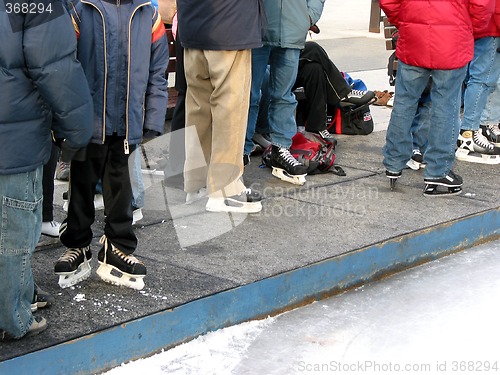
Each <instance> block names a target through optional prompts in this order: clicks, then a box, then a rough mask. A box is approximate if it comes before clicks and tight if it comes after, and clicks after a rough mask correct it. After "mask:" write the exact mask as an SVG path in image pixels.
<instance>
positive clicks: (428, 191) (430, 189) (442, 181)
mask: <svg viewBox="0 0 500 375" xmlns="http://www.w3.org/2000/svg"><path fill="white" fill-rule="evenodd" d="M424 182H425V184H426V185H425V189H424V196H426V197H438V196H447V195H458V194H460V193H461V192H462V184H463V180H462V177H460V176H459V175H457V174H455V173H453V171H450V172H449V173H448V174H447V175H446V176H444V177H442V178H424ZM440 187H444V188H446V189H445V190H440Z"/></svg>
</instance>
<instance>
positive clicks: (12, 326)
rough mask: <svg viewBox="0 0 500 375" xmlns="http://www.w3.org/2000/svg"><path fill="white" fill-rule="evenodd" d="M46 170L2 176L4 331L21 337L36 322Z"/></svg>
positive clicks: (0, 313) (0, 325)
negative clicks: (35, 270)
mask: <svg viewBox="0 0 500 375" xmlns="http://www.w3.org/2000/svg"><path fill="white" fill-rule="evenodd" d="M42 179H43V167H42V166H39V167H38V168H37V169H35V170H33V171H30V172H25V173H18V174H11V175H0V197H1V198H2V205H1V207H0V217H1V218H2V220H1V224H0V225H1V227H0V277H1V282H2V286H1V287H0V306H1V308H0V330H4V331H6V332H7V333H9V334H10V335H11V336H13V337H16V338H19V337H22V336H24V335H25V334H26V332H27V331H28V329H29V327H30V326H31V324H32V323H33V315H32V313H31V302H32V300H33V288H34V286H33V274H32V272H31V256H32V255H33V252H34V251H35V246H36V244H37V242H38V239H39V238H40V233H41V229H42Z"/></svg>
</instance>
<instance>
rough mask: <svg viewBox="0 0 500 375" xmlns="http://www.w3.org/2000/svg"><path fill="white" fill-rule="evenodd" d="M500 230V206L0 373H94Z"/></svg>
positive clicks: (0, 368) (50, 351) (3, 366)
mask: <svg viewBox="0 0 500 375" xmlns="http://www.w3.org/2000/svg"><path fill="white" fill-rule="evenodd" d="M499 237H500V208H496V209H491V210H486V211H483V212H480V213H477V214H474V215H470V216H467V217H463V218H460V219H456V220H452V221H449V222H445V223H442V224H439V225H436V226H432V227H429V228H424V229H421V230H418V231H414V232H412V233H409V234H406V235H403V236H399V237H395V238H391V239H388V240H386V241H382V242H378V243H375V244H372V245H370V246H366V247H364V248H361V249H357V250H354V251H351V252H348V253H345V254H342V255H339V256H336V257H332V258H329V259H327V260H324V261H321V262H318V263H314V264H310V265H307V266H305V267H302V268H298V269H295V270H292V271H289V272H285V273H282V274H279V275H276V276H273V277H269V278H266V279H263V280H260V281H257V282H254V283H251V284H247V285H244V286H241V287H238V288H234V289H230V290H226V291H223V292H220V293H216V294H213V295H211V296H209V297H205V298H201V299H198V300H194V301H192V302H189V303H186V304H184V305H180V306H178V307H176V308H174V309H170V310H165V311H162V312H159V313H155V314H152V315H150V316H147V317H144V318H141V319H137V320H133V321H130V322H127V323H123V324H121V325H119V326H115V327H111V328H109V329H106V330H103V331H100V332H97V333H94V334H91V335H87V336H85V337H82V338H79V339H76V340H72V341H68V342H66V343H63V344H59V345H55V346H53V347H50V348H46V349H43V350H39V351H36V352H32V353H29V354H25V355H22V356H19V357H16V358H12V359H9V360H6V361H4V362H0V373H1V374H28V373H37V374H68V373H72V374H90V373H96V372H99V371H104V370H106V369H109V368H112V367H115V366H118V365H120V364H121V363H123V362H127V361H130V360H134V359H138V358H141V357H144V356H148V355H151V354H154V353H156V352H158V351H161V350H162V348H168V347H171V346H174V345H177V344H179V343H181V342H183V341H186V340H189V339H191V338H194V337H196V336H198V335H200V334H204V333H206V332H208V331H212V330H217V329H219V328H223V327H226V326H229V325H233V324H238V323H240V322H243V321H246V320H250V319H257V318H262V317H265V316H267V315H272V314H276V313H278V312H281V311H283V310H287V309H290V308H293V307H296V306H299V305H301V304H304V303H307V302H310V301H312V300H316V299H320V298H323V297H325V296H329V295H332V294H335V293H337V292H340V291H343V290H346V289H348V288H352V287H354V286H356V285H360V284H363V283H366V282H369V281H373V280H375V279H377V278H380V277H383V276H386V275H388V274H391V273H393V272H397V271H400V270H403V269H406V268H408V267H412V266H415V265H418V264H421V263H423V262H426V261H430V260H433V259H436V258H439V257H442V256H445V255H448V254H450V253H453V252H456V251H460V250H462V249H465V248H468V247H470V246H473V245H475V244H478V243H481V242H486V241H489V240H494V239H497V238H499Z"/></svg>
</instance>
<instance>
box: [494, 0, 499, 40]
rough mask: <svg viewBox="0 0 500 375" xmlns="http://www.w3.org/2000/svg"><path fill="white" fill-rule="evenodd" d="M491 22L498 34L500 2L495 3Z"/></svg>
mask: <svg viewBox="0 0 500 375" xmlns="http://www.w3.org/2000/svg"><path fill="white" fill-rule="evenodd" d="M493 21H494V22H495V25H496V26H497V29H498V32H499V33H500V0H496V1H495V12H494V13H493Z"/></svg>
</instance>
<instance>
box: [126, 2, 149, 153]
mask: <svg viewBox="0 0 500 375" xmlns="http://www.w3.org/2000/svg"><path fill="white" fill-rule="evenodd" d="M149 4H151V3H145V4H141V5H139V6H137V7H136V8H135V9H134V10H133V11H132V14H131V15H130V19H129V21H128V56H127V59H128V64H127V65H128V66H127V100H126V105H125V140H124V141H123V146H124V148H125V154H128V153H129V152H130V151H129V145H128V122H129V119H128V108H129V98H130V96H129V92H130V55H131V53H132V44H131V40H130V35H131V34H132V19H133V18H134V16H135V13H136V12H137V11H138V10H139V8H141V7H143V6H146V5H149Z"/></svg>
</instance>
